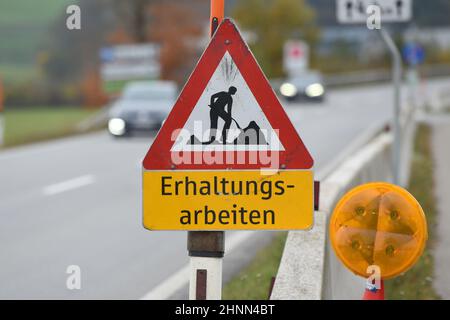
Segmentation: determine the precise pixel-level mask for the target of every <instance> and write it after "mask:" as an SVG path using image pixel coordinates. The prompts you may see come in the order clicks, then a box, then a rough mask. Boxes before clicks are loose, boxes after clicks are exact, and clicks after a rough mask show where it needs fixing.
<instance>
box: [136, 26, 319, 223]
mask: <svg viewBox="0 0 450 320" xmlns="http://www.w3.org/2000/svg"><path fill="white" fill-rule="evenodd" d="M312 167H313V159H312V157H311V155H310V154H309V152H308V150H307V149H306V147H305V145H304V144H303V142H302V140H301V139H300V137H299V135H298V133H297V131H296V129H295V128H294V126H293V125H292V123H291V122H290V120H289V118H288V117H287V115H286V113H285V111H284V110H283V108H282V106H281V104H280V102H279V101H278V99H277V97H276V95H275V93H274V91H273V90H272V88H271V87H270V84H269V82H268V81H267V79H266V77H265V76H264V74H263V72H262V70H261V69H260V67H259V66H258V64H257V62H256V60H255V58H254V57H253V55H252V53H251V52H250V49H249V48H248V46H247V44H246V43H245V42H244V40H243V39H242V37H241V35H240V33H239V31H238V29H237V27H236V26H235V25H234V23H233V22H232V21H231V20H229V19H225V20H223V22H222V23H221V24H220V26H219V28H218V29H217V31H216V32H215V34H214V36H213V38H212V40H211V42H210V44H209V45H208V47H207V49H206V51H205V52H204V54H203V56H202V57H201V59H200V61H199V63H198V65H197V67H196V68H195V70H194V72H193V73H192V75H191V77H190V78H189V81H188V82H187V84H186V86H185V87H184V89H183V91H182V92H181V94H180V96H179V98H178V100H177V102H176V103H175V106H174V107H173V109H172V111H171V113H170V114H169V116H168V118H167V120H166V121H165V122H164V125H163V127H162V128H161V130H160V132H159V133H158V136H157V137H156V139H155V141H154V143H153V145H152V146H151V147H150V150H149V151H148V153H147V155H146V157H145V159H144V161H143V220H144V226H145V227H146V228H147V229H150V230H199V231H201V230H225V229H235V230H236V229H239V230H250V229H266V230H279V229H284V230H290V229H307V228H310V227H311V226H312V223H313V203H314V201H313V198H314V192H313V191H314V190H313V189H314V187H313V185H314V182H313V171H312Z"/></svg>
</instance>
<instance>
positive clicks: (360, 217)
mask: <svg viewBox="0 0 450 320" xmlns="http://www.w3.org/2000/svg"><path fill="white" fill-rule="evenodd" d="M329 230H330V239H331V244H332V247H333V249H334V252H335V253H336V256H337V257H338V258H339V260H341V262H342V263H343V264H344V265H345V266H346V267H347V268H348V269H350V270H351V271H352V272H353V273H355V274H356V275H359V276H362V277H365V278H366V277H367V276H368V270H370V269H374V268H377V269H378V270H379V271H378V272H379V277H380V279H381V280H384V279H390V278H394V277H396V276H398V275H400V274H402V273H404V272H405V271H407V270H408V269H409V268H411V267H412V266H413V265H414V264H415V263H416V262H417V260H418V259H419V258H420V256H421V255H422V253H423V250H424V248H425V244H426V241H427V239H428V233H427V222H426V219H425V214H424V212H423V210H422V207H421V206H420V204H419V203H418V202H417V200H416V199H415V198H414V197H413V196H412V195H411V194H410V193H409V192H408V191H406V190H405V189H403V188H400V187H398V186H396V185H393V184H389V183H384V182H375V183H369V184H365V185H361V186H358V187H356V188H354V189H352V190H351V191H349V192H348V193H347V194H346V195H344V196H343V197H342V198H341V200H340V201H339V202H338V204H337V205H336V208H335V209H334V211H333V215H332V216H331V219H330V226H329ZM368 286H369V287H371V286H372V283H368ZM377 290H383V291H384V288H383V283H382V281H381V287H379V288H374V287H373V286H372V288H369V291H371V292H376V291H377Z"/></svg>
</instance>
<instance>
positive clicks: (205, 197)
mask: <svg viewBox="0 0 450 320" xmlns="http://www.w3.org/2000/svg"><path fill="white" fill-rule="evenodd" d="M313 212H314V174H313V172H312V171H310V170H299V171H297V170H284V171H279V172H277V173H275V174H271V175H266V174H261V171H259V170H254V171H245V170H242V171H144V172H143V220H144V227H145V228H147V229H150V230H199V231H203V230H304V229H309V228H311V227H312V225H313Z"/></svg>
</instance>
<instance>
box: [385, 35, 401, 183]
mask: <svg viewBox="0 0 450 320" xmlns="http://www.w3.org/2000/svg"><path fill="white" fill-rule="evenodd" d="M380 34H381V37H382V39H383V41H384V42H385V43H386V46H387V47H388V48H389V51H390V53H391V56H392V64H393V65H392V82H393V84H394V123H393V125H394V152H393V153H392V154H393V155H392V156H393V159H392V165H393V174H394V176H393V182H394V184H399V183H400V162H401V145H402V135H401V124H400V112H401V109H400V107H401V101H400V99H401V96H400V94H401V81H402V69H403V68H402V56H401V54H400V51H399V50H398V48H397V46H396V45H395V43H394V41H393V40H392V37H391V35H390V34H389V32H387V31H386V30H385V29H383V28H382V29H380Z"/></svg>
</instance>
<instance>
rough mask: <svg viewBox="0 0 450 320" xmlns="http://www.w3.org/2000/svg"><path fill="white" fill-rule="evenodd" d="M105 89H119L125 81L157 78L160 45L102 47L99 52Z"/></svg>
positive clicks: (159, 70) (159, 67)
mask: <svg viewBox="0 0 450 320" xmlns="http://www.w3.org/2000/svg"><path fill="white" fill-rule="evenodd" d="M99 57H100V61H101V69H100V73H101V77H102V80H103V81H104V82H105V87H106V91H108V92H111V91H112V92H115V91H118V90H121V89H122V87H123V86H124V85H125V84H126V82H127V81H132V80H152V79H158V78H159V77H160V73H161V66H160V46H159V45H156V44H152V43H147V44H131V45H117V46H110V47H104V48H102V49H101V50H100V53H99Z"/></svg>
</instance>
